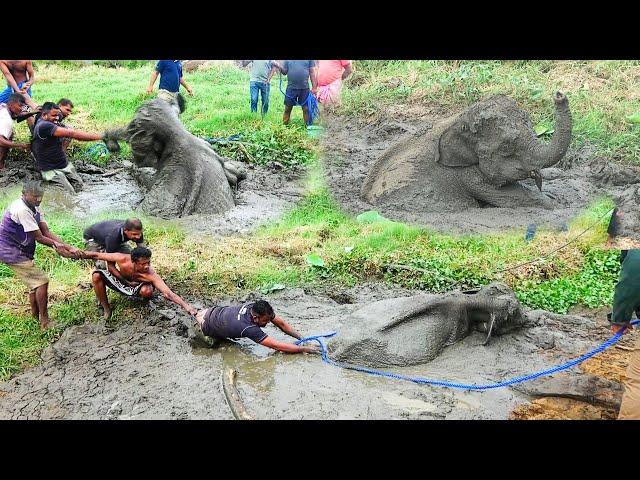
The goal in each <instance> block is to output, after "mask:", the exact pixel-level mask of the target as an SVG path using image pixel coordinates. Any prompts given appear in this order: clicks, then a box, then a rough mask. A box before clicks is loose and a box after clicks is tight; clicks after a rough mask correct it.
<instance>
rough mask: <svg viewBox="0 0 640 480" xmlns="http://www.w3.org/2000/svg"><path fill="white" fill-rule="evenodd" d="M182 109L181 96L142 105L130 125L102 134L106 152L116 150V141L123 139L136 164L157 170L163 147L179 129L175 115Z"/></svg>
mask: <svg viewBox="0 0 640 480" xmlns="http://www.w3.org/2000/svg"><path fill="white" fill-rule="evenodd" d="M184 110H185V101H184V98H182V95H178V98H177V100H175V101H171V102H168V101H166V100H163V99H160V98H156V99H154V100H150V101H148V102H145V103H143V104H142V105H141V106H140V108H138V110H137V111H136V115H135V117H134V119H133V120H132V121H131V122H130V123H129V125H127V126H126V127H125V128H124V129H120V130H112V131H109V132H107V133H106V134H105V143H106V144H107V147H108V148H109V150H111V151H118V150H119V149H120V147H119V145H118V143H117V141H118V140H125V141H127V142H128V143H129V145H130V146H131V153H132V155H133V161H134V162H135V163H136V165H138V166H139V167H153V168H156V169H160V168H162V165H161V159H162V154H163V152H164V149H165V146H166V144H167V143H168V141H169V140H170V139H171V138H172V137H173V136H174V135H175V132H176V131H179V130H180V129H181V128H182V126H181V123H180V120H179V118H178V114H179V113H182V112H183V111H184Z"/></svg>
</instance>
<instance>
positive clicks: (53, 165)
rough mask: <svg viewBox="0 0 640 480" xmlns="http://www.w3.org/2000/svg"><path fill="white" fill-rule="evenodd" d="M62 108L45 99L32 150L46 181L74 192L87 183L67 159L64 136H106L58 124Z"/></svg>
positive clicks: (35, 130)
mask: <svg viewBox="0 0 640 480" xmlns="http://www.w3.org/2000/svg"><path fill="white" fill-rule="evenodd" d="M59 116H60V107H59V106H58V105H57V104H55V103H53V102H45V103H44V105H42V109H41V110H40V119H39V120H38V121H37V122H36V124H35V127H34V128H33V139H32V141H31V151H32V152H33V155H34V157H35V159H36V163H37V165H38V168H39V169H40V174H41V175H42V178H43V180H44V181H46V182H49V183H51V184H53V185H56V186H59V187H62V188H63V189H65V190H67V191H68V192H70V193H76V192H78V191H80V190H82V188H83V186H84V184H83V182H82V179H81V178H80V176H79V175H78V172H76V169H75V168H74V166H73V164H72V163H69V162H68V161H67V154H66V153H65V151H64V147H63V139H64V138H65V137H68V138H75V139H76V140H81V141H84V142H90V141H95V140H102V135H98V134H94V133H86V132H82V131H80V130H75V129H73V130H72V129H69V128H64V127H62V126H60V125H58V124H57V122H58V119H59Z"/></svg>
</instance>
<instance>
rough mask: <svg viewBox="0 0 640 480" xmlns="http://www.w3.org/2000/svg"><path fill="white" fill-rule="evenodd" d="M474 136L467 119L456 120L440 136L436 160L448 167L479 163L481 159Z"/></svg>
mask: <svg viewBox="0 0 640 480" xmlns="http://www.w3.org/2000/svg"><path fill="white" fill-rule="evenodd" d="M472 138H473V133H472V132H471V131H470V128H469V125H468V124H467V122H466V121H457V122H454V123H453V124H452V125H450V126H449V127H448V128H447V129H446V130H445V131H444V132H442V135H440V137H439V138H438V144H437V148H436V154H435V156H436V162H437V163H439V164H441V165H444V166H446V167H469V166H471V165H477V164H478V161H479V160H478V155H477V153H476V151H475V148H474V142H473V140H472Z"/></svg>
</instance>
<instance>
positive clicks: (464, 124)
mask: <svg viewBox="0 0 640 480" xmlns="http://www.w3.org/2000/svg"><path fill="white" fill-rule="evenodd" d="M468 128H469V127H467V124H466V123H463V124H462V125H461V126H460V130H462V131H463V132H464V131H466V130H467V129H468Z"/></svg>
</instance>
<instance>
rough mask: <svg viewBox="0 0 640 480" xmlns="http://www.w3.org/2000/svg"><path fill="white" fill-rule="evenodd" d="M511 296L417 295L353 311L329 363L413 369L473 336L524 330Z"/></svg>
mask: <svg viewBox="0 0 640 480" xmlns="http://www.w3.org/2000/svg"><path fill="white" fill-rule="evenodd" d="M525 322H526V317H525V315H524V314H523V312H522V309H521V306H520V302H519V301H518V299H517V298H516V296H515V294H514V293H513V291H512V290H511V289H510V288H509V287H507V286H506V285H504V284H501V283H492V284H490V285H488V286H486V287H483V288H481V289H480V290H479V291H478V292H477V293H472V294H469V293H463V292H452V293H447V294H444V295H427V294H425V295H415V296H412V297H403V298H392V299H387V300H381V301H378V302H375V303H372V304H370V305H367V306H365V307H363V308H361V309H359V310H357V311H356V312H355V313H354V314H353V315H352V316H351V318H349V319H348V321H347V322H345V323H346V326H345V327H344V328H343V329H341V330H340V331H339V333H338V335H337V336H336V337H335V338H334V339H333V340H331V341H330V342H329V344H328V351H329V354H330V356H331V357H332V358H334V359H336V360H338V361H342V362H347V363H352V364H357V365H368V366H372V367H380V366H391V365H400V366H405V365H416V364H419V363H425V362H429V361H431V360H433V359H434V358H435V357H437V356H438V355H439V354H440V352H441V351H442V349H443V348H444V347H445V346H447V345H450V344H452V343H454V342H456V341H458V340H460V339H462V338H464V337H466V336H467V335H469V333H471V332H472V331H473V330H477V331H480V332H484V333H486V334H487V341H488V340H489V337H490V336H491V335H492V334H497V335H499V334H502V333H505V332H509V331H510V330H513V329H515V328H518V327H521V326H523V325H524V324H525Z"/></svg>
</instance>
